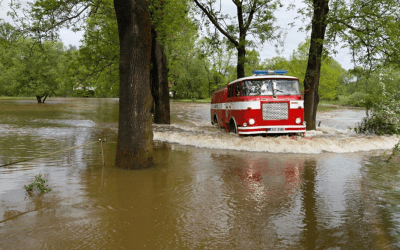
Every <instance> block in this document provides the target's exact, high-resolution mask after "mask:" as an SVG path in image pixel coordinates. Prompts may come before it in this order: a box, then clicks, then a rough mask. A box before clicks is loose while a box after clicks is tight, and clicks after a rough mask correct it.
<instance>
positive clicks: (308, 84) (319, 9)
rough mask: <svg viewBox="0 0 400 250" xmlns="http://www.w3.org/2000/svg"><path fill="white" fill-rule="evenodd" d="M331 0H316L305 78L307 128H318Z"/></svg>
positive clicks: (305, 118)
mask: <svg viewBox="0 0 400 250" xmlns="http://www.w3.org/2000/svg"><path fill="white" fill-rule="evenodd" d="M328 4H329V0H314V14H313V19H312V24H311V25H312V26H311V29H312V30H311V44H310V52H309V55H308V64H307V70H306V76H305V79H304V120H305V121H306V123H307V125H306V129H307V130H314V129H315V128H316V118H317V107H318V103H319V95H318V86H319V76H320V70H321V59H322V58H321V57H322V50H323V46H324V44H323V43H324V38H325V30H326V26H327V23H326V17H327V15H328V12H329V7H328Z"/></svg>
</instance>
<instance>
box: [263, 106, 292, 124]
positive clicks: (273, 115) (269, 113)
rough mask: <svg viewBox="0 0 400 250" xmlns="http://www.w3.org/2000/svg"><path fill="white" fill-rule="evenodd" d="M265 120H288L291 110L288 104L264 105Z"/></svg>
mask: <svg viewBox="0 0 400 250" xmlns="http://www.w3.org/2000/svg"><path fill="white" fill-rule="evenodd" d="M262 111H263V120H287V119H288V118H289V108H288V103H287V102H275V103H263V105H262Z"/></svg>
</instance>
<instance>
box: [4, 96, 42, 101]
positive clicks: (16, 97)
mask: <svg viewBox="0 0 400 250" xmlns="http://www.w3.org/2000/svg"><path fill="white" fill-rule="evenodd" d="M0 100H36V97H20V96H0Z"/></svg>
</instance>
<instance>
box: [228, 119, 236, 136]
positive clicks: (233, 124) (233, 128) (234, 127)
mask: <svg viewBox="0 0 400 250" xmlns="http://www.w3.org/2000/svg"><path fill="white" fill-rule="evenodd" d="M229 126H230V130H229V131H230V132H231V133H234V134H236V133H237V130H236V126H235V122H234V121H233V120H231V122H230V123H229Z"/></svg>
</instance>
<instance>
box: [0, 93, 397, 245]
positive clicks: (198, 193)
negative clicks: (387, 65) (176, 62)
mask: <svg viewBox="0 0 400 250" xmlns="http://www.w3.org/2000/svg"><path fill="white" fill-rule="evenodd" d="M171 108H172V112H171V117H172V125H170V126H167V125H154V127H153V129H154V139H155V142H154V144H155V145H154V149H155V150H154V162H155V166H154V167H153V168H150V169H146V170H140V171H132V170H123V169H118V168H115V167H114V165H113V163H114V159H115V150H116V149H115V148H116V144H115V141H116V137H117V120H118V100H117V99H73V98H67V99H63V98H59V99H57V98H52V99H50V100H48V103H46V104H44V105H43V104H42V105H39V104H36V103H35V102H34V101H33V100H32V101H23V100H4V101H0V165H4V164H7V163H11V162H15V161H21V160H27V161H25V162H21V163H18V164H13V165H9V166H3V167H0V249H38V248H39V249H326V248H331V249H398V248H400V239H399V235H400V232H399V230H400V172H399V161H398V160H397V161H393V162H391V163H389V164H388V163H385V162H384V161H383V160H384V159H386V158H387V156H386V155H383V153H384V151H387V150H388V149H390V148H392V147H393V145H394V144H395V143H396V142H397V141H398V140H399V138H398V137H393V136H392V137H390V136H386V137H377V136H359V135H356V134H354V133H353V132H351V131H350V130H349V129H348V126H354V123H355V122H358V121H360V120H361V117H362V116H363V115H364V114H365V113H364V111H362V110H347V109H344V110H340V109H338V110H333V111H329V112H328V111H327V112H321V113H320V114H319V115H318V119H317V120H318V121H321V127H319V128H318V129H317V131H313V132H309V133H308V134H307V138H306V139H304V138H296V139H293V138H292V139H291V138H289V137H266V138H264V137H261V136H260V137H258V136H255V137H238V136H237V135H234V134H227V133H226V132H225V131H224V130H222V129H221V128H218V127H217V126H212V125H211V123H210V119H209V104H192V103H171ZM99 138H102V139H105V138H107V142H106V143H104V145H103V146H104V152H105V162H106V166H105V168H103V167H102V159H101V153H100V144H99V142H98V139H99ZM80 145H85V146H83V147H77V148H73V147H76V146H80ZM67 148H73V149H71V150H68V151H62V150H64V149H67ZM58 151H60V152H58ZM49 153H53V154H50V155H46V154H49ZM43 156H44V157H43ZM33 158H34V159H33ZM39 173H41V174H42V175H43V176H44V177H45V178H46V179H48V184H49V187H51V188H52V191H51V192H49V193H46V194H43V195H42V194H40V193H38V192H33V193H27V191H25V189H24V188H23V187H24V185H27V184H29V183H31V182H32V181H33V180H34V176H35V175H37V174H39Z"/></svg>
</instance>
